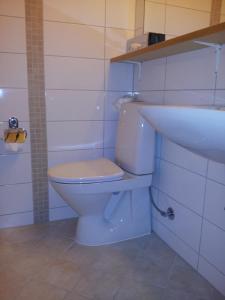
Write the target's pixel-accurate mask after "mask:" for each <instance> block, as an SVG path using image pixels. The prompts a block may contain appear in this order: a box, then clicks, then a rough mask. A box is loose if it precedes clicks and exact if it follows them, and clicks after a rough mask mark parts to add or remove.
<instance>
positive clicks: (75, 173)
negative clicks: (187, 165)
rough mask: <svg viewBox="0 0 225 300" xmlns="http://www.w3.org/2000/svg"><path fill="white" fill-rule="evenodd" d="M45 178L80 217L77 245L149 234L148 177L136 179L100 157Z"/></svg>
mask: <svg viewBox="0 0 225 300" xmlns="http://www.w3.org/2000/svg"><path fill="white" fill-rule="evenodd" d="M84 174H86V176H85V177H84ZM103 174H104V175H103ZM48 176H49V180H50V182H51V184H52V186H53V188H54V189H55V191H56V192H57V193H58V194H59V195H60V196H61V197H62V198H63V199H64V200H65V201H66V202H67V204H68V205H69V206H70V207H71V208H72V209H74V210H75V211H76V212H77V213H78V215H79V218H78V224H77V227H76V236H75V240H76V241H77V242H78V243H79V244H83V245H89V246H96V245H102V244H111V243H115V242H119V241H122V240H126V239H130V238H134V237H138V236H142V235H146V234H149V233H150V230H151V228H150V207H149V195H148V187H149V186H150V185H151V180H152V176H151V175H143V176H135V175H133V174H130V173H128V172H124V171H123V170H122V169H121V168H119V167H118V166H117V165H116V164H114V163H113V162H111V161H110V160H108V159H105V158H101V159H98V160H89V161H81V162H75V163H70V164H62V165H58V166H56V167H54V168H51V169H50V170H49V172H48ZM140 197H141V201H140V199H139V198H140ZM137 204H138V205H137Z"/></svg>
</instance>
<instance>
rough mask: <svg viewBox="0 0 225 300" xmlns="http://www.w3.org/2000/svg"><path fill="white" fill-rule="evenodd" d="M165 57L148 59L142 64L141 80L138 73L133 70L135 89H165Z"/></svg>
mask: <svg viewBox="0 0 225 300" xmlns="http://www.w3.org/2000/svg"><path fill="white" fill-rule="evenodd" d="M165 68H166V59H165V58H162V59H156V60H152V61H148V62H146V63H144V64H143V65H142V71H141V80H138V78H137V76H138V73H137V72H135V81H134V82H135V86H134V87H135V90H138V91H144V90H146V91H151V90H164V89H165V70H166V69H165Z"/></svg>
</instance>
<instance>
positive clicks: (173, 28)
mask: <svg viewBox="0 0 225 300" xmlns="http://www.w3.org/2000/svg"><path fill="white" fill-rule="evenodd" d="M196 2H197V1H196ZM190 20H191V21H190ZM209 20H210V13H209V12H204V11H198V10H193V9H186V8H182V7H175V6H170V5H168V6H167V7H166V33H168V34H174V35H182V34H185V33H189V32H191V31H195V30H198V29H201V28H204V27H207V26H209ZM178 24H179V26H178Z"/></svg>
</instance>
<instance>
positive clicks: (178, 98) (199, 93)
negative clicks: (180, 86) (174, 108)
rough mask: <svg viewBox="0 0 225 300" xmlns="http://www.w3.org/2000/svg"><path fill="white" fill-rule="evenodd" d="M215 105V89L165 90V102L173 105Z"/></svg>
mask: <svg viewBox="0 0 225 300" xmlns="http://www.w3.org/2000/svg"><path fill="white" fill-rule="evenodd" d="M178 103H179V105H213V103H214V91H213V90H188V91H187V90H180V91H165V104H169V105H173V104H175V105H176V104H178Z"/></svg>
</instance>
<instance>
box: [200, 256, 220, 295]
mask: <svg viewBox="0 0 225 300" xmlns="http://www.w3.org/2000/svg"><path fill="white" fill-rule="evenodd" d="M198 271H199V272H200V274H202V276H204V277H205V278H206V279H207V280H208V281H209V282H210V283H212V285H214V286H215V287H216V288H217V289H218V290H219V291H220V292H221V293H222V294H223V295H225V284H224V282H225V276H224V275H223V274H222V273H221V272H219V271H218V270H217V269H216V268H215V267H214V266H212V265H211V264H210V263H209V262H208V261H207V260H206V259H204V258H203V257H201V256H200V259H199V268H198Z"/></svg>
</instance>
